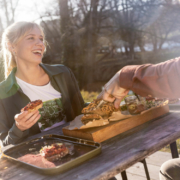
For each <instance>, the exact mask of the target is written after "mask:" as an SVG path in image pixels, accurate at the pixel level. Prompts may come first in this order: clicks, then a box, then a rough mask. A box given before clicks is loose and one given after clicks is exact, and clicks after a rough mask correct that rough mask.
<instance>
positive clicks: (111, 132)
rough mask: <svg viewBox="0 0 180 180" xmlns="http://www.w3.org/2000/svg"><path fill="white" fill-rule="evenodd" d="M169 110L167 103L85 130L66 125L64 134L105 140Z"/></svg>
mask: <svg viewBox="0 0 180 180" xmlns="http://www.w3.org/2000/svg"><path fill="white" fill-rule="evenodd" d="M168 112H169V106H168V105H165V106H163V107H157V108H153V109H149V110H148V111H146V112H145V113H143V114H140V115H136V116H132V117H131V118H128V119H125V120H121V121H116V122H110V123H109V124H108V125H106V126H101V127H96V128H89V129H84V130H82V129H79V130H69V129H68V127H64V128H63V134H64V135H67V136H72V137H77V138H81V139H87V140H92V141H95V142H103V141H105V140H107V139H110V138H112V137H114V136H116V135H118V134H121V133H123V132H125V131H128V130H130V129H132V128H135V127H137V126H139V125H141V124H144V123H145V122H148V121H150V120H152V119H154V118H157V117H159V116H162V115H163V114H166V113H168Z"/></svg>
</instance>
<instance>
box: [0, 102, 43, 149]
mask: <svg viewBox="0 0 180 180" xmlns="http://www.w3.org/2000/svg"><path fill="white" fill-rule="evenodd" d="M39 117H40V115H39V112H38V111H37V112H36V111H34V112H31V113H27V112H26V111H25V112H22V113H20V114H16V115H15V119H14V120H13V121H14V123H12V122H10V121H9V120H8V117H7V114H6V111H5V109H4V107H3V103H2V102H1V100H0V146H1V147H3V146H6V145H8V144H16V143H19V142H21V141H22V140H23V139H24V138H26V137H27V136H28V135H29V128H30V127H31V126H32V125H34V124H35V123H36V122H37V120H38V119H39Z"/></svg>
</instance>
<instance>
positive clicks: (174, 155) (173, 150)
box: [170, 141, 179, 158]
mask: <svg viewBox="0 0 180 180" xmlns="http://www.w3.org/2000/svg"><path fill="white" fill-rule="evenodd" d="M170 148H171V155H172V158H178V157H179V154H178V150H177V144H176V141H174V142H173V143H171V144H170Z"/></svg>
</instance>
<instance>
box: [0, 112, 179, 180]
mask: <svg viewBox="0 0 180 180" xmlns="http://www.w3.org/2000/svg"><path fill="white" fill-rule="evenodd" d="M66 125H67V124H66ZM66 125H63V126H66ZM63 126H61V127H56V128H54V129H52V130H49V131H48V132H43V133H40V134H37V135H35V136H33V137H31V138H29V139H32V138H35V137H40V136H42V135H44V134H59V135H62V130H61V128H62V127H63ZM179 137H180V110H176V111H173V112H170V113H168V114H166V115H163V116H161V117H159V118H156V119H153V120H151V121H149V122H147V123H145V124H143V125H140V126H138V127H136V128H134V129H131V130H129V131H127V132H125V133H123V134H120V135H118V136H116V137H113V138H111V139H109V140H106V141H104V142H102V143H101V144H102V153H101V154H99V155H98V156H96V157H94V158H92V159H90V160H88V161H86V162H84V163H83V164H81V165H79V166H77V167H75V168H73V169H71V170H68V171H67V172H64V173H62V174H57V175H43V174H40V173H37V172H36V171H33V170H30V169H29V167H26V166H24V165H22V164H19V163H16V162H11V161H9V160H7V159H5V158H2V159H1V160H0V179H3V180H11V179H13V180H16V179H17V180H24V179H25V180H32V179H33V180H49V179H51V180H59V179H64V180H72V179H73V180H86V179H96V180H100V179H102V180H104V179H109V178H111V177H114V176H115V175H117V174H118V173H120V172H123V171H124V170H126V169H127V168H129V167H130V166H132V165H133V164H135V163H137V162H139V161H142V160H143V159H144V158H146V157H147V156H149V155H151V154H153V153H154V152H156V151H158V150H160V149H161V148H163V147H164V146H166V145H168V144H170V143H172V142H174V141H175V140H176V139H178V138H179ZM7 148H8V147H7Z"/></svg>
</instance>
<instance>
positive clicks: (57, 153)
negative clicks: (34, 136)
mask: <svg viewBox="0 0 180 180" xmlns="http://www.w3.org/2000/svg"><path fill="white" fill-rule="evenodd" d="M40 154H41V156H42V157H43V158H45V159H47V160H48V161H57V160H59V159H61V158H63V157H64V156H66V155H67V154H69V149H68V148H67V147H66V146H65V144H63V143H54V144H52V145H50V146H44V147H43V148H42V149H41V150H40Z"/></svg>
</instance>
